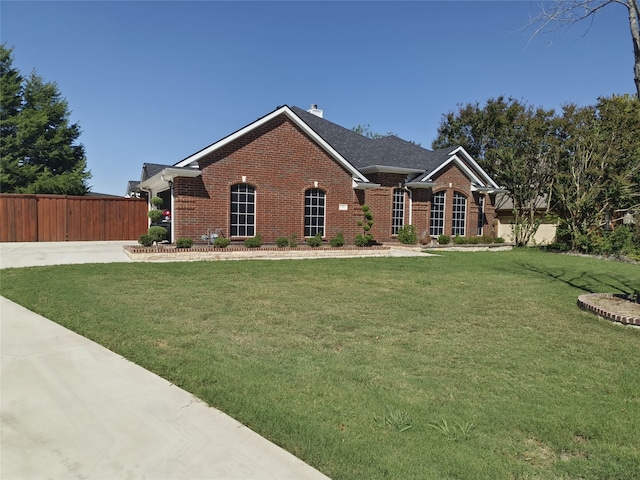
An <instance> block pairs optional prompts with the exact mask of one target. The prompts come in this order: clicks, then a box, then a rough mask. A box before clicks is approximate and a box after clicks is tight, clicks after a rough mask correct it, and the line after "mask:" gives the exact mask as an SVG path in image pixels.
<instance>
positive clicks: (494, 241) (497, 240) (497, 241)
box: [493, 237, 504, 243]
mask: <svg viewBox="0 0 640 480" xmlns="http://www.w3.org/2000/svg"><path fill="white" fill-rule="evenodd" d="M493 243H504V238H502V237H496V238H494V239H493Z"/></svg>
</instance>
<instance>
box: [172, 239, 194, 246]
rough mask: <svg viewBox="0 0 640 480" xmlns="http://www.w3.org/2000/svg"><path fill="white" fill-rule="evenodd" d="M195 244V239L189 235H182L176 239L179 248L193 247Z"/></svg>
mask: <svg viewBox="0 0 640 480" xmlns="http://www.w3.org/2000/svg"><path fill="white" fill-rule="evenodd" d="M192 246H193V240H191V239H190V238H188V237H182V238H179V239H177V240H176V247H178V248H191V247H192Z"/></svg>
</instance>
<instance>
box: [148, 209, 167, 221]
mask: <svg viewBox="0 0 640 480" xmlns="http://www.w3.org/2000/svg"><path fill="white" fill-rule="evenodd" d="M147 216H148V217H149V218H150V219H151V222H152V223H158V222H159V221H160V220H162V217H163V216H164V214H163V213H162V210H149V211H148V212H147Z"/></svg>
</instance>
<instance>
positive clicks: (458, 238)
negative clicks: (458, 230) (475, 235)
mask: <svg viewBox="0 0 640 480" xmlns="http://www.w3.org/2000/svg"><path fill="white" fill-rule="evenodd" d="M438 241H439V240H438ZM453 243H454V245H466V244H467V243H468V241H467V237H461V236H460V235H456V236H455V237H453Z"/></svg>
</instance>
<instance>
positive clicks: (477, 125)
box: [432, 97, 556, 245]
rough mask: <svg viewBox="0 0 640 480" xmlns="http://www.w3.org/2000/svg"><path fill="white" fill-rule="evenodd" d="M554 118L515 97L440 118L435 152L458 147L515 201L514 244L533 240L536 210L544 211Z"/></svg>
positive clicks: (550, 175)
mask: <svg viewBox="0 0 640 480" xmlns="http://www.w3.org/2000/svg"><path fill="white" fill-rule="evenodd" d="M554 123H555V113H554V111H553V110H545V109H543V108H533V107H531V106H529V105H527V104H525V103H522V102H520V101H518V100H515V99H513V98H508V99H505V98H504V97H498V98H497V99H489V100H488V101H487V103H486V104H485V105H484V106H483V107H481V106H480V105H479V104H478V103H475V104H467V105H464V106H459V109H458V111H457V112H449V113H447V114H446V115H444V116H443V119H442V121H441V123H440V126H439V128H438V136H437V138H436V139H435V140H434V142H433V145H432V147H433V148H443V147H450V146H457V145H461V146H463V147H464V148H465V150H467V151H468V152H469V153H470V154H471V155H472V156H473V157H474V158H475V159H476V160H477V161H478V162H479V164H480V165H481V166H482V167H483V168H484V169H485V170H486V171H487V172H488V173H489V174H490V175H491V176H492V177H493V178H494V179H495V180H496V181H497V182H498V183H499V184H500V185H502V186H504V187H505V188H506V189H507V191H508V193H507V195H508V196H509V197H510V198H511V200H512V202H513V214H514V237H515V238H514V241H515V242H516V244H517V245H526V244H527V243H528V242H529V240H530V239H531V238H532V237H533V235H535V233H536V231H537V229H538V226H539V224H540V219H539V215H538V211H539V209H540V208H542V207H543V206H548V203H549V196H550V193H551V185H552V179H553V172H554V162H555V157H554V152H555V150H554V148H553V144H554V143H555V141H556V136H555V126H554Z"/></svg>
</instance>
